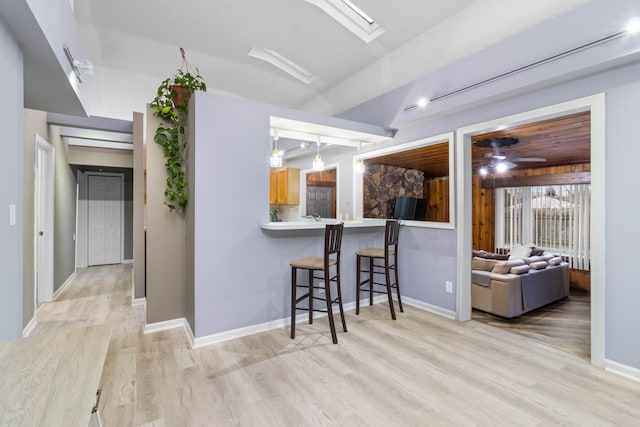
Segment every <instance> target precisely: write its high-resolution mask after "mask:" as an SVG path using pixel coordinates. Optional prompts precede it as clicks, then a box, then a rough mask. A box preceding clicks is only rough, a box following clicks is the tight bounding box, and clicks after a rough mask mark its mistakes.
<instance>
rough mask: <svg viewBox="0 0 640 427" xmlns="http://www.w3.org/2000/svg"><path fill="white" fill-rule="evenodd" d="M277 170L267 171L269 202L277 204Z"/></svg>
mask: <svg viewBox="0 0 640 427" xmlns="http://www.w3.org/2000/svg"><path fill="white" fill-rule="evenodd" d="M277 194H278V171H274V170H272V171H271V172H270V173H269V204H270V205H277V204H278V196H277Z"/></svg>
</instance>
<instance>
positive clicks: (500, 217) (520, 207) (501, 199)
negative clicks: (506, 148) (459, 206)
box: [496, 184, 591, 270]
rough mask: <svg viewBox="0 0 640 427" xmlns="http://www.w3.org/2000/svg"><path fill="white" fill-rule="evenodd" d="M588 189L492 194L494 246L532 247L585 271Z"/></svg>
mask: <svg viewBox="0 0 640 427" xmlns="http://www.w3.org/2000/svg"><path fill="white" fill-rule="evenodd" d="M590 212H591V185H589V184H575V185H549V186H541V187H510V188H502V189H499V190H497V191H496V245H497V246H499V247H505V248H506V247H509V248H510V247H512V246H513V245H514V244H516V243H521V244H526V243H529V242H531V243H533V244H535V245H536V246H539V247H542V248H545V249H546V250H548V251H549V252H553V253H558V254H561V255H563V256H564V257H565V258H566V259H568V261H569V264H570V266H571V268H576V269H580V270H589V261H590V239H589V222H590Z"/></svg>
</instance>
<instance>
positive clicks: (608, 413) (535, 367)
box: [38, 266, 640, 426]
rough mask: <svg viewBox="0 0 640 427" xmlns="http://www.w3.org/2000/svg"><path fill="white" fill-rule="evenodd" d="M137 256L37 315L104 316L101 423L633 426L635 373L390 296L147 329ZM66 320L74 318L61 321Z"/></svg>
mask: <svg viewBox="0 0 640 427" xmlns="http://www.w3.org/2000/svg"><path fill="white" fill-rule="evenodd" d="M130 277H131V270H130V267H129V266H112V267H101V268H95V267H94V268H89V269H85V270H83V271H80V272H79V274H78V277H77V279H76V280H75V281H74V283H73V284H72V285H71V287H70V288H69V289H67V290H66V291H65V292H64V293H63V294H62V295H61V298H60V300H59V301H58V302H56V303H53V305H58V307H54V308H51V309H50V310H49V313H50V314H49V315H50V316H51V318H50V320H49V319H48V318H47V317H48V316H49V315H47V316H44V315H43V316H42V317H41V316H40V314H39V327H38V328H39V332H41V333H46V330H54V329H60V328H68V327H78V326H81V325H83V326H84V325H85V324H98V323H100V322H108V323H110V324H111V325H112V339H111V343H110V347H109V351H108V354H107V359H106V363H105V367H104V372H103V378H102V388H103V395H102V400H101V404H100V411H101V417H102V422H103V425H105V426H140V425H142V426H235V425H238V426H324V425H328V426H403V425H410V426H448V425H464V426H502V425H504V426H514V425H518V426H541V425H544V426H547V425H562V426H587V425H594V426H610V425H618V426H633V425H639V424H640V383H637V382H633V381H631V380H627V379H624V378H621V377H618V376H616V375H613V374H609V373H606V372H604V371H603V370H601V369H598V368H594V367H592V366H590V365H589V364H588V363H587V362H586V361H585V360H584V359H583V358H582V357H580V356H576V355H574V354H571V353H568V352H565V351H561V350H558V349H556V348H553V347H550V346H547V345H544V344H542V343H540V342H539V341H537V340H533V339H531V338H528V337H525V336H521V335H517V334H512V333H507V332H505V331H503V330H501V329H499V328H494V327H491V326H488V325H486V324H483V323H480V322H477V321H473V320H472V321H469V322H466V323H463V324H461V323H458V322H455V321H451V320H448V319H445V318H442V317H440V316H437V315H434V314H430V313H428V312H424V311H421V310H418V309H415V308H411V307H406V308H405V313H398V320H397V321H395V322H394V321H392V320H391V319H390V316H389V313H388V307H386V306H385V305H384V304H381V305H376V306H373V307H368V306H367V307H364V308H363V309H362V310H361V314H360V316H355V314H354V312H353V311H351V312H348V313H347V325H348V327H349V332H348V333H338V339H339V342H340V343H339V344H338V345H333V344H331V337H330V334H329V333H328V326H327V322H326V319H319V320H317V321H316V322H315V323H314V325H308V324H305V323H299V327H298V328H297V330H296V333H297V338H296V339H295V340H291V339H290V338H289V336H288V333H289V329H288V327H287V328H281V329H276V330H272V331H269V332H265V333H261V334H256V335H251V336H248V337H244V338H240V339H235V340H232V341H227V342H225V343H221V344H217V345H212V346H208V347H203V348H200V349H195V350H192V349H190V347H189V344H188V341H187V339H186V337H185V336H184V333H183V332H182V330H180V329H174V330H170V331H164V332H157V333H153V334H147V335H143V334H142V325H143V317H142V311H141V309H140V307H133V308H132V307H130V305H129V304H130V298H131V293H130V287H131V283H130ZM67 317H68V319H69V320H68V321H67V320H65V319H66V318H67Z"/></svg>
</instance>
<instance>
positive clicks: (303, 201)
mask: <svg viewBox="0 0 640 427" xmlns="http://www.w3.org/2000/svg"><path fill="white" fill-rule="evenodd" d="M331 169H335V170H336V216H338V217H339V216H340V215H342V213H341V212H340V164H339V163H327V164H325V165H324V170H331ZM316 172H318V171H316V170H313V169H302V170H300V205H299V206H298V208H299V214H298V216H299V217H300V218H304V217H305V216H306V214H307V196H306V194H307V174H310V173H316ZM303 194H304V195H305V196H304V197H302V195H303ZM345 213H347V212H345ZM349 213H350V212H349Z"/></svg>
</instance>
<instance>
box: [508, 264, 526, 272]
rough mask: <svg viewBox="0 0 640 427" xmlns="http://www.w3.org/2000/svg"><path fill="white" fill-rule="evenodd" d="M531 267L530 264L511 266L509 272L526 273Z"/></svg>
mask: <svg viewBox="0 0 640 427" xmlns="http://www.w3.org/2000/svg"><path fill="white" fill-rule="evenodd" d="M529 269H530V267H529V266H528V265H526V264H525V265H516V266H515V267H511V270H509V273H511V274H525V273H528V272H529Z"/></svg>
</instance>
